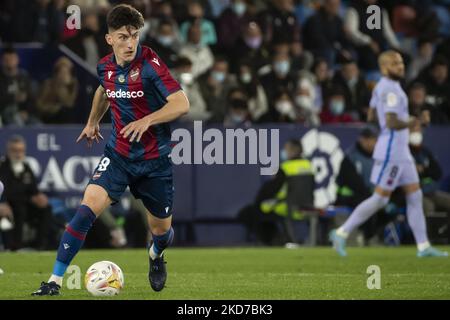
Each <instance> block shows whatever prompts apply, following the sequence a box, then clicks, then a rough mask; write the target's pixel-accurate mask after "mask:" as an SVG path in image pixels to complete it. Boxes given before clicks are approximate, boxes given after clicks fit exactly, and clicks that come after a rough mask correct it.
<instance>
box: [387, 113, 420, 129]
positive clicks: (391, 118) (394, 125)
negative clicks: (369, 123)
mask: <svg viewBox="0 0 450 320" xmlns="http://www.w3.org/2000/svg"><path fill="white" fill-rule="evenodd" d="M417 124H420V120H419V119H417V118H416V117H414V116H411V117H410V118H409V120H408V121H402V120H400V119H399V118H398V116H397V114H396V113H386V126H387V127H388V128H389V129H392V130H403V129H406V128H414V127H415V126H416V125H417Z"/></svg>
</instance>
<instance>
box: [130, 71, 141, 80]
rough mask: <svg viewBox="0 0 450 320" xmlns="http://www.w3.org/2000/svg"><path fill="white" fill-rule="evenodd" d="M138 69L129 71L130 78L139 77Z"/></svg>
mask: <svg viewBox="0 0 450 320" xmlns="http://www.w3.org/2000/svg"><path fill="white" fill-rule="evenodd" d="M139 71H140V70H139V68H136V69H134V70H131V73H130V78H131V80H133V81H136V79H137V78H138V77H139Z"/></svg>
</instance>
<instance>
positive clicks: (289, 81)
mask: <svg viewBox="0 0 450 320" xmlns="http://www.w3.org/2000/svg"><path fill="white" fill-rule="evenodd" d="M290 71H291V59H290V56H289V54H288V53H286V52H278V53H276V54H275V55H274V56H273V59H272V70H271V71H270V72H269V73H268V74H266V75H264V76H262V77H261V84H262V86H263V87H264V90H265V91H266V95H267V99H268V100H269V105H270V104H273V102H274V100H275V95H276V94H277V93H278V92H279V91H280V90H285V91H288V92H292V91H293V90H294V88H295V78H294V76H293V75H292V74H291V72H290Z"/></svg>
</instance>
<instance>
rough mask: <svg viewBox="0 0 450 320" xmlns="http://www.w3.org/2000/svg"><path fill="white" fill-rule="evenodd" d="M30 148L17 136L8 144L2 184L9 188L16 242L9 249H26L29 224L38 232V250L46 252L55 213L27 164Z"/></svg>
mask: <svg viewBox="0 0 450 320" xmlns="http://www.w3.org/2000/svg"><path fill="white" fill-rule="evenodd" d="M25 157H26V144H25V140H24V139H23V138H22V137H21V136H13V137H11V138H10V139H9V140H8V143H7V155H6V158H3V159H2V160H1V161H0V180H1V181H3V183H4V185H5V198H6V201H7V205H8V206H9V207H10V208H11V210H12V212H13V218H14V229H13V230H12V238H11V239H10V240H9V244H7V247H8V248H9V249H11V250H17V249H20V248H22V247H23V246H24V243H23V227H24V225H25V223H27V224H30V225H34V226H35V227H36V229H37V232H36V238H35V242H34V243H33V244H31V246H32V247H34V248H36V249H45V248H46V246H47V243H48V231H49V228H50V223H51V218H52V212H51V208H50V206H49V204H48V199H47V196H46V195H45V194H44V193H42V192H41V191H39V189H38V185H37V181H36V177H35V176H34V174H33V172H32V171H31V169H30V167H29V166H28V164H27V163H26V160H25Z"/></svg>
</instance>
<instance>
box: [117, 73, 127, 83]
mask: <svg viewBox="0 0 450 320" xmlns="http://www.w3.org/2000/svg"><path fill="white" fill-rule="evenodd" d="M117 80H119V82H120V83H124V82H125V77H124V76H123V74H121V75H120V76H119V77H118V78H117Z"/></svg>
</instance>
